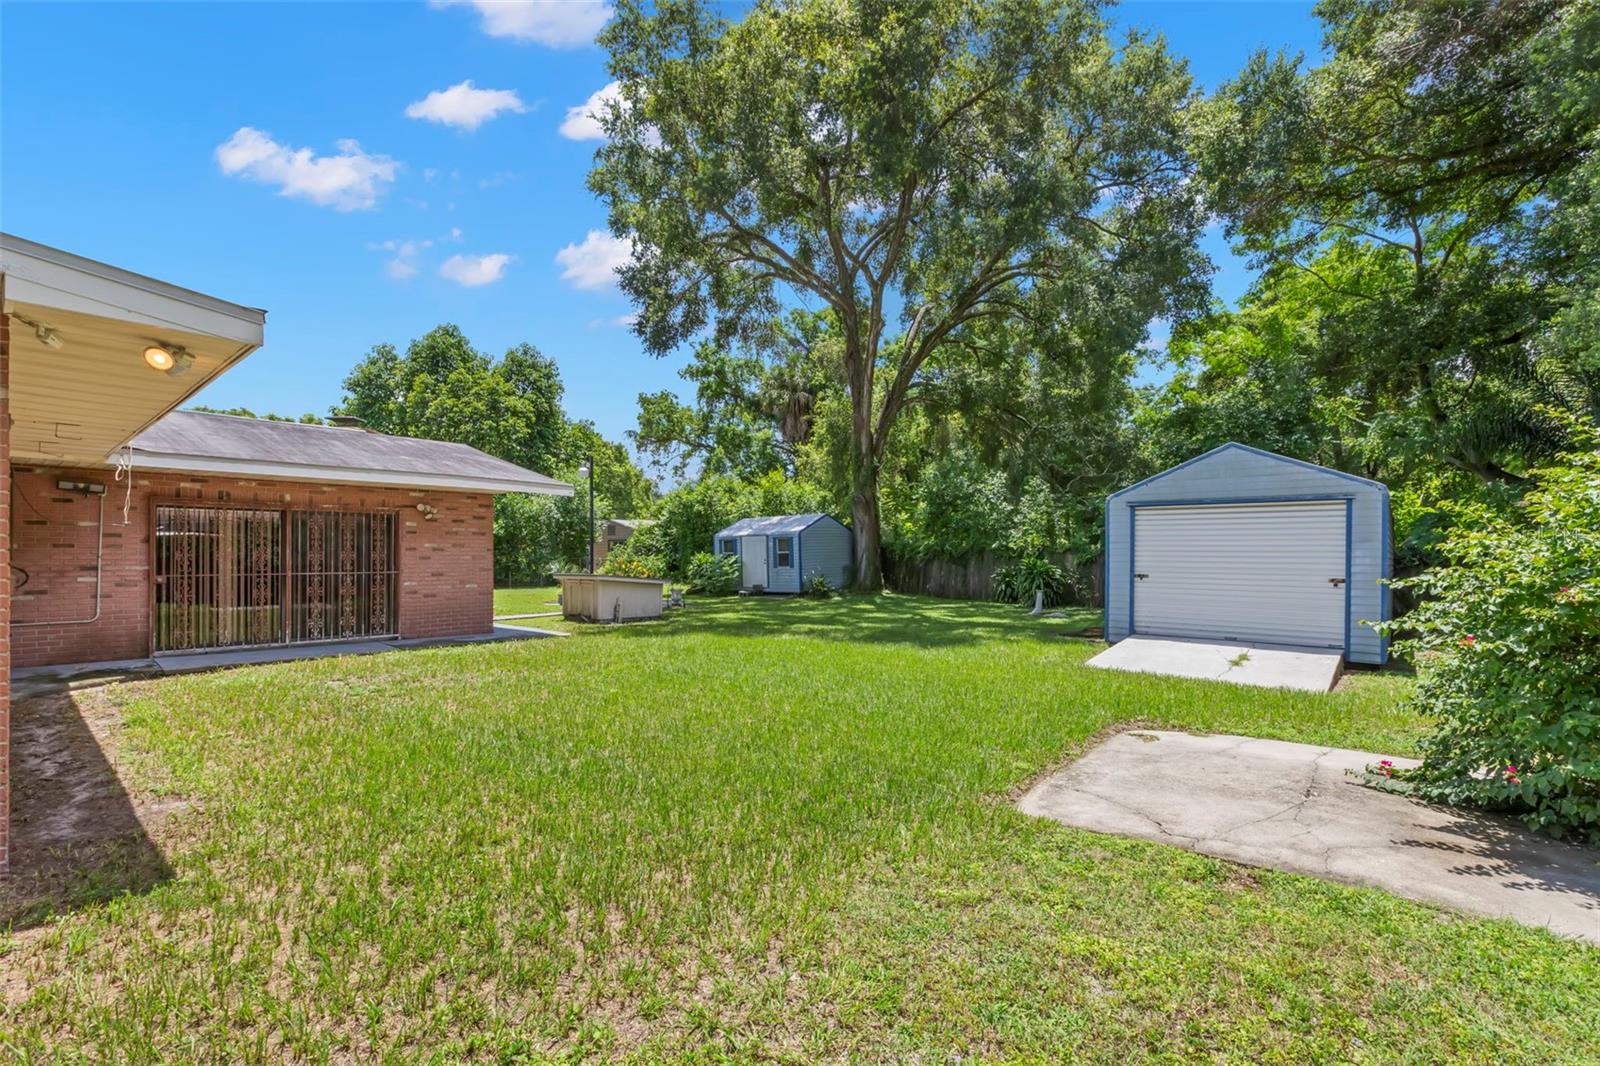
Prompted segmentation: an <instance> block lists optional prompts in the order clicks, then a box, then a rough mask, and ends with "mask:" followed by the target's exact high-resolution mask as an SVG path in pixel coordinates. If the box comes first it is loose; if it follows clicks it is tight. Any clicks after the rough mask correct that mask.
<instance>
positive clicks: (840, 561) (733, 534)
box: [711, 514, 850, 592]
mask: <svg viewBox="0 0 1600 1066" xmlns="http://www.w3.org/2000/svg"><path fill="white" fill-rule="evenodd" d="M711 550H712V551H713V552H715V553H716V554H718V555H737V556H739V558H740V564H741V567H742V569H741V573H740V577H739V587H740V588H742V589H754V588H760V589H762V590H764V591H766V592H799V591H800V586H801V584H802V582H804V581H805V580H806V579H808V578H810V577H811V576H812V575H813V574H821V575H822V576H823V577H825V578H827V580H828V584H829V585H831V586H833V587H834V588H843V587H844V586H845V585H846V584H848V583H849V577H850V530H849V529H848V528H846V527H845V526H844V525H843V524H842V523H841V522H839V520H838V519H836V518H832V517H830V516H828V515H825V514H789V515H768V516H766V517H763V518H743V519H740V520H739V521H737V522H735V523H734V524H733V525H731V526H729V527H728V528H726V529H723V530H720V531H719V532H718V533H717V535H716V538H715V539H714V541H713V542H712V546H711Z"/></svg>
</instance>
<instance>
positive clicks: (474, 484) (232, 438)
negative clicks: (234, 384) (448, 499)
mask: <svg viewBox="0 0 1600 1066" xmlns="http://www.w3.org/2000/svg"><path fill="white" fill-rule="evenodd" d="M128 446H129V447H130V448H131V449H132V451H133V460H134V466H135V467H136V468H137V467H142V468H144V469H147V470H148V469H157V470H176V471H183V472H194V473H206V474H227V475H233V476H243V477H260V478H278V479H282V480H290V481H336V482H344V483H348V484H360V485H396V486H406V487H411V488H435V489H452V490H458V491H466V492H471V491H478V492H527V493H536V494H540V495H547V496H570V495H572V486H571V485H568V484H566V483H565V482H561V481H557V480H555V479H554V478H551V477H547V476H545V475H544V474H540V473H537V472H536V471H533V470H526V469H524V468H522V467H520V466H517V465H516V464H515V463H508V462H506V461H505V460H503V459H496V458H495V457H494V456H492V455H489V454H487V453H485V452H481V451H479V450H478V449H477V448H474V447H472V446H471V445H469V444H455V443H452V442H450V441H441V440H424V439H422V438H419V437H396V436H391V435H389V434H387V433H377V432H373V431H370V430H366V429H357V428H347V427H343V426H319V425H310V424H307V423H303V422H278V421H274V420H271V419H265V418H245V417H242V416H239V415H223V414H212V413H211V412H207V411H173V412H172V413H171V414H168V415H166V416H164V417H163V418H161V419H160V420H158V421H157V422H156V423H155V424H154V425H152V426H151V427H150V428H149V429H147V430H145V431H144V432H143V433H141V434H139V435H138V436H137V437H135V438H133V440H132V441H130V442H129V445H128Z"/></svg>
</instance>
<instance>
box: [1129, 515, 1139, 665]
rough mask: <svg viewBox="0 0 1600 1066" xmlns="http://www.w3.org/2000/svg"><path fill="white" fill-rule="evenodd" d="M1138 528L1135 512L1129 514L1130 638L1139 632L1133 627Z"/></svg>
mask: <svg viewBox="0 0 1600 1066" xmlns="http://www.w3.org/2000/svg"><path fill="white" fill-rule="evenodd" d="M1138 528H1139V526H1138V523H1136V522H1134V520H1133V512H1132V511H1129V512H1128V636H1130V637H1131V636H1133V635H1134V634H1135V633H1137V632H1138V630H1137V629H1135V628H1134V625H1133V572H1134V570H1135V569H1136V567H1135V566H1134V565H1133V538H1134V535H1135V531H1136V530H1137V529H1138Z"/></svg>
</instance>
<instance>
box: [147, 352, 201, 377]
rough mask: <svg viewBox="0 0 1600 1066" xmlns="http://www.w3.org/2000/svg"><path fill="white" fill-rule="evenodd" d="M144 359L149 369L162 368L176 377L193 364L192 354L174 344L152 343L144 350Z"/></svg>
mask: <svg viewBox="0 0 1600 1066" xmlns="http://www.w3.org/2000/svg"><path fill="white" fill-rule="evenodd" d="M144 361H145V364H146V365H147V366H149V367H150V369H151V370H163V371H165V372H166V373H167V374H169V375H170V376H172V377H177V376H178V375H179V374H182V373H184V372H185V371H187V370H188V369H189V368H190V367H191V366H193V365H194V356H193V355H190V354H189V353H188V352H187V351H185V350H184V349H182V348H180V347H178V346H177V345H176V344H173V345H170V346H169V345H165V344H152V345H150V346H148V347H147V348H145V350H144Z"/></svg>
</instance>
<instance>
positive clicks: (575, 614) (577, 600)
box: [556, 574, 667, 622]
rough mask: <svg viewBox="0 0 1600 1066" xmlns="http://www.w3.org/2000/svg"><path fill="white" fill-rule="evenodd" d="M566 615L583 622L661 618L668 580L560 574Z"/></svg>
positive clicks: (562, 600)
mask: <svg viewBox="0 0 1600 1066" xmlns="http://www.w3.org/2000/svg"><path fill="white" fill-rule="evenodd" d="M556 580H558V581H560V582H561V613H562V615H563V617H566V618H572V619H576V620H577V621H581V622H637V621H640V620H641V619H645V618H660V617H661V609H662V605H663V595H664V593H665V592H666V587H667V583H666V581H665V580H664V579H661V578H653V577H613V576H611V575H608V574H557V575H556Z"/></svg>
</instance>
